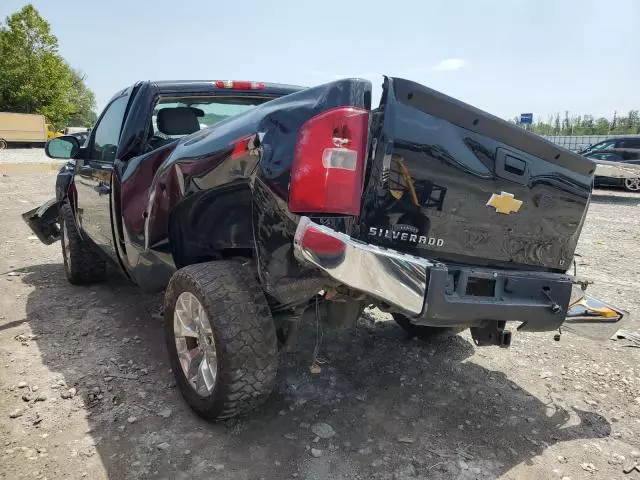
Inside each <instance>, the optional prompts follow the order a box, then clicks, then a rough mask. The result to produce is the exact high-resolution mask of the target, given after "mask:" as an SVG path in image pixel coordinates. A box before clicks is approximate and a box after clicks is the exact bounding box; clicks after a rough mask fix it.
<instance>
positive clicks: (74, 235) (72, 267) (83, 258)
mask: <svg viewBox="0 0 640 480" xmlns="http://www.w3.org/2000/svg"><path fill="white" fill-rule="evenodd" d="M65 233H66V234H67V235H68V238H66V237H65ZM67 240H68V242H67ZM60 243H61V244H62V258H63V260H64V271H65V273H66V275H67V280H69V283H72V284H73V285H83V284H87V283H96V282H102V281H104V280H105V279H106V277H107V264H106V262H105V261H104V260H103V259H102V258H101V257H100V256H99V255H98V254H97V253H96V252H95V250H93V249H92V246H91V245H89V244H87V242H85V241H84V240H83V239H82V237H81V236H80V232H78V228H77V227H76V222H75V217H74V214H73V209H72V208H71V205H69V204H68V203H63V204H62V206H61V207H60ZM65 246H66V247H67V248H68V252H65Z"/></svg>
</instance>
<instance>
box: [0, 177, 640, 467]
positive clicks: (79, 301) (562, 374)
mask: <svg viewBox="0 0 640 480" xmlns="http://www.w3.org/2000/svg"><path fill="white" fill-rule="evenodd" d="M0 172H3V170H2V166H1V165H0ZM4 172H8V173H5V174H4V175H2V176H0V209H1V214H2V230H3V232H2V233H3V237H2V240H0V291H2V294H1V295H0V392H1V393H0V395H1V396H0V398H1V402H0V478H6V479H11V480H13V479H17V478H48V479H62V478H88V479H105V478H110V479H125V478H167V479H174V478H175V479H187V478H188V479H197V478H207V479H208V478H216V479H259V478H264V479H286V478H300V479H309V480H315V479H342V478H344V479H347V478H353V479H355V478H359V479H369V478H380V479H382V478H388V479H392V478H393V479H411V478H435V479H444V478H460V479H474V478H482V479H484V478H505V479H507V478H508V479H536V480H537V479H547V478H549V479H553V478H558V479H560V478H571V479H574V480H575V479H583V478H589V479H595V478H602V479H622V478H625V479H626V478H631V479H633V478H636V479H640V471H633V472H631V473H629V474H625V473H623V469H625V468H626V467H628V466H632V465H633V462H634V460H637V461H638V462H640V458H638V457H640V366H639V364H638V359H639V358H640V349H637V348H629V347H626V346H624V344H623V343H620V342H614V341H610V340H608V341H606V342H604V343H602V342H601V343H597V342H593V341H590V340H582V339H580V338H578V337H575V336H572V335H571V334H564V335H563V336H562V339H561V341H560V342H554V341H553V333H545V334H515V335H514V341H513V346H512V347H511V348H510V349H499V348H497V347H484V348H476V347H474V346H473V345H472V343H471V341H470V337H469V335H468V334H467V333H464V334H462V335H460V336H458V337H455V338H453V339H449V340H440V341H437V342H432V343H423V342H419V341H414V340H408V339H407V338H406V336H405V335H404V334H403V332H402V331H401V330H400V328H399V327H397V326H396V325H395V324H394V323H392V322H388V321H381V320H380V318H379V316H376V315H374V314H369V315H365V316H364V317H363V318H362V319H361V320H360V322H359V324H358V328H357V329H356V330H355V331H352V332H337V331H325V335H324V338H323V341H322V348H321V355H322V357H323V358H324V359H325V360H326V364H324V365H323V368H322V372H321V373H319V374H317V375H310V374H309V370H308V367H309V364H310V362H311V357H312V351H313V346H314V344H315V340H316V337H315V324H314V322H313V319H312V318H311V317H309V318H308V319H307V320H306V323H305V329H304V331H303V334H302V338H301V340H300V342H299V345H298V348H297V349H296V351H295V352H293V353H290V354H288V355H286V356H285V357H283V358H282V366H281V369H280V374H279V379H278V384H277V389H276V392H275V393H274V395H273V396H272V397H271V399H270V400H269V402H268V403H267V404H266V406H265V407H264V408H262V409H261V410H260V411H258V412H256V413H255V414H253V415H251V416H250V417H248V418H242V419H237V420H233V421H228V422H225V423H218V424H208V423H206V422H204V421H202V420H200V419H199V418H197V417H196V416H194V415H193V414H192V413H191V412H190V410H189V409H188V408H187V407H186V405H185V403H184V402H183V401H182V399H181V397H180V394H179V392H178V391H177V389H176V388H175V384H174V382H173V376H172V374H171V372H170V371H169V367H168V362H167V359H166V351H165V346H164V340H163V333H162V323H161V319H160V316H159V314H158V312H159V309H160V299H161V296H159V295H156V296H145V295H142V294H140V293H139V292H138V291H137V290H136V288H135V287H133V286H131V285H129V284H127V282H126V281H124V280H122V279H120V278H119V277H117V276H115V275H114V276H112V278H111V279H110V281H109V282H108V283H107V284H104V285H98V286H93V287H87V288H81V287H73V286H71V285H69V284H68V283H67V282H66V280H65V279H64V274H63V267H62V259H61V254H60V246H59V244H54V245H52V246H48V247H47V246H44V245H41V244H40V243H39V242H38V241H37V240H36V239H35V237H33V236H31V233H30V232H29V231H28V230H27V228H26V226H25V225H24V224H23V223H22V220H21V219H20V216H19V214H20V213H21V212H23V211H25V210H27V209H30V208H32V207H34V206H36V205H38V204H39V203H40V202H41V201H43V200H46V199H48V198H49V197H51V196H52V195H53V182H54V175H55V172H53V171H48V172H44V173H34V172H33V170H30V171H29V172H28V173H26V174H25V173H20V169H16V168H13V169H10V170H4ZM639 206H640V196H638V195H631V194H626V193H623V192H615V191H598V192H597V194H596V195H595V196H594V198H593V203H592V205H591V209H590V212H589V216H588V221H587V225H586V226H585V230H584V233H583V236H582V239H581V244H580V247H579V252H580V253H581V254H582V255H583V256H582V258H581V259H580V261H579V269H580V270H579V273H582V274H584V275H586V276H588V277H591V278H592V279H593V280H595V282H596V283H595V284H594V285H593V286H591V287H590V289H591V292H592V293H594V294H597V295H599V296H601V297H603V298H606V299H608V300H610V301H612V302H615V303H618V304H619V305H620V306H622V307H624V308H626V309H628V310H630V311H631V312H638V311H640V305H639V302H640V298H639V297H638V295H637V292H638V290H639V283H640V281H639V280H638V277H637V272H638V266H639V265H640V260H639V259H638V253H637V252H638V247H637V245H638V243H639V242H640V238H639V237H640V215H639V214H638V213H639V212H640V208H639ZM9 272H12V273H9ZM629 327H630V328H634V329H637V328H638V327H640V322H639V321H638V320H635V319H634V320H632V323H631V324H630V326H629ZM14 417H15V418H14ZM311 449H315V450H314V451H313V455H312V452H311ZM318 451H319V452H318Z"/></svg>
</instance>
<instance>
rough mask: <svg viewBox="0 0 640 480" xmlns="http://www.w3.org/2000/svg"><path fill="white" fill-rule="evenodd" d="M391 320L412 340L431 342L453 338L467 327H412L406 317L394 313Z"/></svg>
mask: <svg viewBox="0 0 640 480" xmlns="http://www.w3.org/2000/svg"><path fill="white" fill-rule="evenodd" d="M393 319H394V320H395V321H396V323H397V324H398V325H400V326H401V327H402V328H403V330H404V331H406V332H407V333H408V334H409V336H411V337H412V338H413V337H415V338H419V339H420V340H431V339H434V338H438V337H453V336H455V335H457V334H458V333H460V332H463V331H465V330H466V329H467V327H427V326H424V325H414V324H412V323H411V321H410V320H409V318H408V317H405V316H404V315H402V314H400V313H394V314H393Z"/></svg>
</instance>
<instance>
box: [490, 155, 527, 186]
mask: <svg viewBox="0 0 640 480" xmlns="http://www.w3.org/2000/svg"><path fill="white" fill-rule="evenodd" d="M511 153H512V152H511V151H508V150H505V149H503V148H498V151H497V152H496V163H495V172H496V175H498V176H499V177H502V178H504V179H507V180H511V181H512V182H515V183H519V184H520V185H528V183H529V177H530V175H531V172H530V170H529V165H528V164H527V161H526V160H523V159H522V158H519V157H517V156H516V155H517V154H515V153H514V154H513V155H512V154H511Z"/></svg>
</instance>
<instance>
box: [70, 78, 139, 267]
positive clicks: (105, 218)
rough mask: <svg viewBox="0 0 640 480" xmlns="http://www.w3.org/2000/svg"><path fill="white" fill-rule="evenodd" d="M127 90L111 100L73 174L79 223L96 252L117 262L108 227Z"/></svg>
mask: <svg viewBox="0 0 640 480" xmlns="http://www.w3.org/2000/svg"><path fill="white" fill-rule="evenodd" d="M130 93H131V90H130V89H126V90H124V91H122V92H121V93H120V94H119V95H117V96H116V97H114V98H113V99H112V100H111V102H110V103H109V105H108V106H107V108H106V109H105V110H104V112H103V113H102V115H101V117H100V119H99V120H98V123H97V124H96V126H95V127H94V129H93V131H92V133H91V137H90V138H89V142H88V149H87V154H86V156H85V158H84V159H82V160H79V161H78V165H77V167H76V172H75V185H76V190H77V194H78V197H77V207H78V220H79V222H80V226H81V228H82V231H83V232H84V234H86V235H87V236H88V237H89V238H90V239H91V240H92V241H93V242H94V243H95V244H96V245H97V246H98V247H99V248H101V249H102V250H104V252H105V253H106V254H107V255H108V256H110V257H111V258H113V259H114V260H117V254H116V251H115V245H114V241H113V231H112V227H111V208H110V203H109V202H110V197H111V195H110V194H111V182H112V180H111V178H112V172H113V163H114V161H115V159H116V152H117V150H118V142H119V140H120V132H121V130H122V124H123V121H124V117H125V113H126V110H127V104H128V102H129V98H130Z"/></svg>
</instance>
